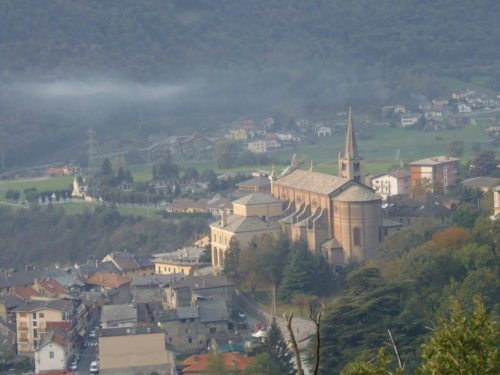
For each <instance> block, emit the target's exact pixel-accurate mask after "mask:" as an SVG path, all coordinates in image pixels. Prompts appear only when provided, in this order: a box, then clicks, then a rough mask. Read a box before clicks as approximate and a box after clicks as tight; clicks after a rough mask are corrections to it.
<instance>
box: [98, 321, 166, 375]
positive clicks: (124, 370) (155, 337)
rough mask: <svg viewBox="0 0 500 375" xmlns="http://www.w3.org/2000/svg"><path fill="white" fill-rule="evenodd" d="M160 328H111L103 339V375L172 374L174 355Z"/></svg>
mask: <svg viewBox="0 0 500 375" xmlns="http://www.w3.org/2000/svg"><path fill="white" fill-rule="evenodd" d="M165 342H166V337H165V333H164V332H162V331H161V330H160V329H158V328H157V327H134V328H111V329H107V330H104V331H103V332H102V334H101V336H100V337H99V374H101V375H139V374H170V373H171V371H172V367H173V366H174V353H173V352H172V351H170V350H168V349H167V348H166V345H165Z"/></svg>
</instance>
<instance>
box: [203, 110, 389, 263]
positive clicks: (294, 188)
mask: <svg viewBox="0 0 500 375" xmlns="http://www.w3.org/2000/svg"><path fill="white" fill-rule="evenodd" d="M364 162H365V161H364V159H363V157H362V156H361V155H360V153H359V150H358V145H357V141H356V133H355V129H354V123H353V118H352V112H351V110H350V109H349V119H348V123H347V131H346V139H345V147H344V150H343V152H341V153H339V157H338V165H339V175H338V176H332V175H329V174H324V173H318V172H314V171H313V166H312V163H311V167H310V168H309V169H302V168H301V165H302V164H301V163H300V162H299V161H298V160H297V158H296V157H295V156H294V158H293V159H292V163H291V165H290V166H288V167H287V168H286V169H285V170H284V171H283V172H282V173H281V174H280V175H277V173H276V171H275V170H274V168H273V170H272V172H271V174H270V176H269V179H270V182H271V193H270V194H265V193H261V192H255V193H252V194H250V195H249V196H247V197H243V198H241V199H239V200H237V201H234V202H233V206H234V210H233V215H226V214H224V215H222V219H221V220H220V221H218V222H216V223H213V224H212V225H211V235H212V238H211V239H212V263H213V266H214V268H216V269H217V268H219V269H220V268H221V267H222V266H223V264H224V263H223V260H224V252H225V251H226V250H227V248H228V244H229V240H230V239H231V238H232V237H233V236H236V239H237V240H238V242H240V245H241V246H243V247H244V246H246V245H247V244H248V243H249V242H250V240H251V239H252V238H253V237H254V236H259V235H262V234H264V233H271V234H278V233H279V232H283V233H286V234H287V235H288V236H289V237H290V238H291V239H292V240H302V241H305V242H306V243H307V245H308V248H309V250H310V251H312V252H314V253H321V254H323V256H325V258H326V259H327V261H328V262H329V263H330V264H331V265H332V266H338V265H340V266H341V265H343V264H345V263H346V262H347V261H348V260H349V259H357V260H359V261H362V260H365V259H370V258H373V257H374V255H375V251H376V249H377V247H378V245H379V244H380V242H382V240H383V238H384V227H383V218H382V206H381V205H382V198H381V196H379V195H378V194H375V193H374V191H373V190H372V189H371V188H370V187H368V186H366V185H364V183H363V181H364V170H365V168H364V167H365V166H364Z"/></svg>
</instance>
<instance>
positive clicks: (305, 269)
mask: <svg viewBox="0 0 500 375" xmlns="http://www.w3.org/2000/svg"><path fill="white" fill-rule="evenodd" d="M313 274H314V271H313V261H312V256H311V254H310V253H309V251H308V250H307V247H306V246H305V245H304V244H303V243H294V244H293V249H292V251H291V257H290V260H289V262H288V263H287V265H286V267H285V270H284V271H283V279H282V280H281V283H280V285H279V288H278V298H280V299H281V300H283V301H289V300H290V298H291V297H292V296H293V295H294V294H296V293H301V292H308V291H310V290H311V289H312V286H313V277H314V275H313Z"/></svg>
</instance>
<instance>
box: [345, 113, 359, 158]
mask: <svg viewBox="0 0 500 375" xmlns="http://www.w3.org/2000/svg"><path fill="white" fill-rule="evenodd" d="M344 158H345V159H356V158H359V155H358V144H357V142H356V134H355V131H354V125H353V121H352V110H351V107H349V122H348V123H347V132H346V137H345V151H344Z"/></svg>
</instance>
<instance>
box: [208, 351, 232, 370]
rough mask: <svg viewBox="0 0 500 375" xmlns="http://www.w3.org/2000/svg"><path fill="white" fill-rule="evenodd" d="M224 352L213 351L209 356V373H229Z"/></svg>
mask: <svg viewBox="0 0 500 375" xmlns="http://www.w3.org/2000/svg"><path fill="white" fill-rule="evenodd" d="M224 362H225V361H224V354H216V353H213V352H211V353H210V354H209V356H208V369H207V370H208V371H207V374H208V375H228V374H229V373H228V372H227V371H226V366H225V364H224Z"/></svg>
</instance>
